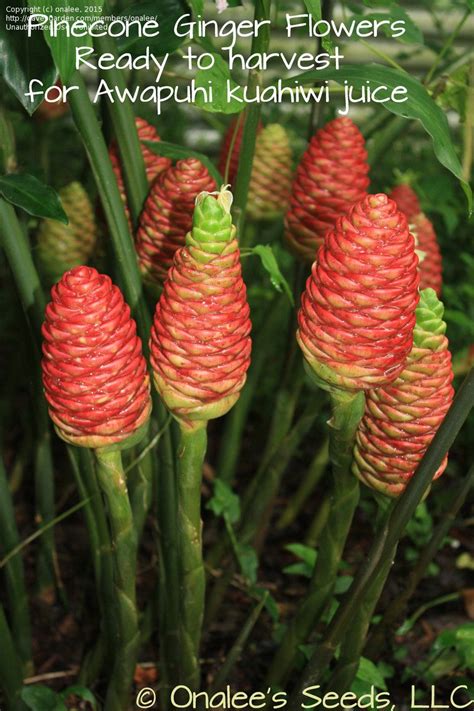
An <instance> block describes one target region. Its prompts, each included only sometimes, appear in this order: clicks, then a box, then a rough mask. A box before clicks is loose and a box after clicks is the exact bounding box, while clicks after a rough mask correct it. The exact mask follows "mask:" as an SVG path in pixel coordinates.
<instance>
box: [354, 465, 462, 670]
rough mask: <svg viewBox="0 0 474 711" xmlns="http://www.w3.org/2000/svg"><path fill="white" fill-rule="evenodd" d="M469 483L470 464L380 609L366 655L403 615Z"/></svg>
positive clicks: (376, 652) (374, 652) (371, 653)
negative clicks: (398, 585)
mask: <svg viewBox="0 0 474 711" xmlns="http://www.w3.org/2000/svg"><path fill="white" fill-rule="evenodd" d="M473 483H474V465H473V466H471V468H470V469H469V471H468V473H467V475H466V476H465V477H464V479H462V480H461V481H459V482H457V485H456V487H455V490H454V494H453V496H451V497H450V501H449V505H448V506H447V507H446V509H445V510H444V511H443V512H442V514H441V516H440V521H439V523H438V525H437V526H436V528H435V529H434V531H433V535H432V537H431V539H430V541H429V543H428V544H427V545H426V546H425V547H424V548H423V550H422V551H421V553H420V557H419V558H418V560H417V562H416V564H415V566H414V568H413V569H412V571H411V573H410V575H409V576H408V580H407V581H405V583H404V585H403V589H402V590H401V591H400V592H399V594H398V595H397V597H396V598H395V599H394V600H392V601H391V602H390V604H389V605H388V606H387V608H386V609H385V610H384V613H383V616H382V619H381V621H380V623H379V624H378V625H377V627H376V628H375V629H374V631H373V632H372V634H371V636H370V638H369V641H368V644H367V647H366V650H365V655H366V656H368V657H369V658H370V659H376V658H377V656H378V655H379V653H380V650H381V648H382V646H383V644H384V641H385V635H386V633H387V631H388V630H390V629H392V628H393V627H395V625H396V624H397V622H398V620H400V619H401V618H402V616H403V615H404V612H405V610H406V607H407V605H408V602H409V601H410V598H411V597H412V595H413V594H414V592H415V591H416V589H417V587H418V585H419V583H420V582H421V580H422V579H423V578H424V577H425V575H426V571H427V569H428V566H429V565H430V564H431V562H432V561H433V560H434V558H435V556H436V554H437V552H438V551H439V549H440V548H441V547H442V545H443V543H444V541H445V540H446V536H447V535H448V533H449V531H450V529H451V527H452V526H453V524H454V522H455V520H456V516H457V515H458V513H459V510H460V509H461V506H462V505H463V504H464V502H465V501H466V497H467V495H468V494H469V491H470V490H471V488H472V485H473Z"/></svg>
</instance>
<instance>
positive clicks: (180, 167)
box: [136, 158, 216, 286]
mask: <svg viewBox="0 0 474 711" xmlns="http://www.w3.org/2000/svg"><path fill="white" fill-rule="evenodd" d="M215 188H216V184H215V182H214V180H213V178H212V177H211V176H210V175H209V173H208V171H207V169H206V168H205V166H204V165H203V164H202V163H201V162H200V161H199V160H197V159H196V158H187V159H185V160H180V161H178V163H177V164H176V165H175V166H174V167H173V166H171V167H170V168H168V169H167V170H164V171H163V172H162V173H161V174H160V175H159V176H158V178H157V179H156V180H155V181H154V183H153V184H152V186H151V189H150V192H149V194H148V198H147V200H146V203H145V206H144V208H143V212H142V214H141V216H140V223H139V227H138V231H137V235H136V249H137V254H138V261H139V265H140V270H141V272H142V274H143V275H144V276H145V279H146V281H147V282H149V283H151V284H153V285H156V286H161V285H162V284H163V282H164V280H165V279H166V275H167V273H168V269H169V268H170V266H171V264H172V263H173V257H174V253H175V252H176V250H177V249H178V247H182V246H184V242H185V238H186V234H187V233H188V232H189V230H190V229H191V227H192V223H193V211H194V203H195V201H196V197H197V196H198V195H199V194H200V193H201V192H203V191H208V192H211V191H212V190H215Z"/></svg>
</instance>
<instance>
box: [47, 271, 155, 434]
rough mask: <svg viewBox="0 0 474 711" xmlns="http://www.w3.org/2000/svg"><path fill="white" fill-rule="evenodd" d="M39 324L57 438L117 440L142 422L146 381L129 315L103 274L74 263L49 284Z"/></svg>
mask: <svg viewBox="0 0 474 711" xmlns="http://www.w3.org/2000/svg"><path fill="white" fill-rule="evenodd" d="M51 297H52V299H51V302H50V303H49V304H48V306H47V308H46V317H45V322H44V324H43V360H42V368H43V384H44V389H45V395H46V399H47V401H48V406H49V414H50V417H51V419H52V420H53V422H54V424H55V426H56V431H57V432H58V434H59V436H60V437H62V439H64V440H66V442H70V443H71V444H75V445H80V446H83V447H92V448H97V447H105V446H109V445H113V444H117V443H119V442H122V441H123V440H125V439H127V438H128V437H130V436H131V435H133V434H135V433H138V430H140V428H141V427H142V426H143V425H144V424H145V423H146V422H147V420H148V417H149V414H150V409H151V401H150V383H149V376H148V373H147V368H146V363H145V359H144V357H143V354H142V345H141V341H140V339H139V338H138V336H137V333H136V325H135V321H134V320H133V319H132V318H131V317H130V309H129V307H128V305H127V304H126V303H125V301H124V299H123V296H122V294H121V292H120V290H119V289H118V287H116V286H114V285H113V284H112V282H111V280H110V278H109V277H108V276H106V275H104V274H99V272H97V271H96V270H95V269H93V268H91V267H75V268H74V269H72V270H71V271H69V272H67V273H66V274H64V276H63V277H62V279H61V280H60V281H59V282H58V284H56V286H54V287H53V289H52V290H51Z"/></svg>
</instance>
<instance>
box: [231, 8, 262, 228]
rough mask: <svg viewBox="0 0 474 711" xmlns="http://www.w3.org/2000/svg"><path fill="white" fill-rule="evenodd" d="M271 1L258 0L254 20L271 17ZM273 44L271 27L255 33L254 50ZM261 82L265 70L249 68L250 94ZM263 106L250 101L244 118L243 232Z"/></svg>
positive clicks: (239, 210) (238, 200) (237, 197)
mask: <svg viewBox="0 0 474 711" xmlns="http://www.w3.org/2000/svg"><path fill="white" fill-rule="evenodd" d="M270 8H271V0H255V21H256V22H259V21H262V20H269V19H270ZM269 43H270V30H269V26H268V25H265V26H264V27H263V28H262V27H261V29H260V32H258V33H257V34H254V36H253V38H252V47H251V50H250V51H251V53H252V54H256V53H260V54H263V53H264V52H267V51H268V46H269ZM261 84H262V72H261V71H258V70H256V69H251V70H250V71H249V78H248V86H247V90H248V94H249V97H253V96H255V94H256V90H257V87H259V86H260V85H261ZM260 111H261V105H260V103H259V102H256V103H253V104H250V106H249V108H248V109H247V115H246V117H245V123H244V129H243V132H242V143H241V146H242V147H241V149H240V157H239V169H238V172H237V178H236V181H235V191H234V209H233V212H234V216H235V219H234V223H235V224H236V225H237V231H238V233H239V234H242V231H243V227H244V223H245V212H246V209H247V199H248V191H249V186H250V178H251V176H252V166H253V158H254V154H255V143H256V140H257V131H258V124H259V122H260Z"/></svg>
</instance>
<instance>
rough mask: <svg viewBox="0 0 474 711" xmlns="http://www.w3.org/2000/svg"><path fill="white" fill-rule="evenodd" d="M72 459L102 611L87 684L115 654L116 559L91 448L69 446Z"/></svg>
mask: <svg viewBox="0 0 474 711" xmlns="http://www.w3.org/2000/svg"><path fill="white" fill-rule="evenodd" d="M67 451H68V455H69V460H70V462H71V467H72V470H73V475H74V478H75V480H76V485H77V488H78V491H79V493H80V495H81V498H82V500H84V501H87V504H86V506H85V511H84V515H85V518H86V523H87V529H88V534H89V545H90V548H91V555H92V560H93V562H94V572H95V583H96V590H97V600H98V604H99V610H100V615H101V625H100V634H99V638H98V640H97V642H96V644H95V645H94V648H93V649H92V650H91V651H90V652H89V653H88V654H87V655H86V657H85V659H84V661H83V663H82V665H81V671H80V682H81V683H83V684H85V685H86V686H87V685H89V684H91V683H92V682H93V681H95V679H96V678H97V676H99V675H100V673H101V671H102V668H103V666H104V664H105V661H106V660H107V659H108V660H109V663H110V660H111V659H112V658H113V654H114V647H115V637H116V624H115V615H114V601H115V593H114V562H113V552H112V542H111V540H110V532H109V527H108V523H107V516H106V513H105V510H104V504H103V500H102V492H101V490H100V488H99V484H98V481H97V476H96V473H95V470H94V465H93V460H92V456H91V452H90V450H88V449H84V448H83V447H81V448H75V447H71V446H68V447H67Z"/></svg>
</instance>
